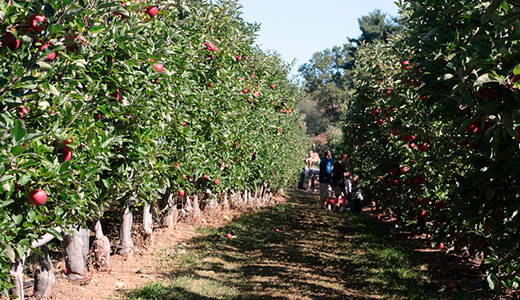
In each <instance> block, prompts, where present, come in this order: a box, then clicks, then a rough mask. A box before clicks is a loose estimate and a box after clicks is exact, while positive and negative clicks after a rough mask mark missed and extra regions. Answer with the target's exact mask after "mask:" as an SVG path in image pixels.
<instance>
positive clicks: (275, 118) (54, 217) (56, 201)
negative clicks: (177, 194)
mask: <svg viewBox="0 0 520 300" xmlns="http://www.w3.org/2000/svg"><path fill="white" fill-rule="evenodd" d="M153 6H156V7H157V10H156V12H157V13H156V14H155V11H154V10H155V9H154V8H153ZM257 30H258V26H257V25H256V24H249V23H246V22H245V21H244V20H243V19H242V18H241V17H240V7H239V5H238V3H237V2H236V1H227V0H226V1H221V2H219V3H216V4H214V3H210V2H206V1H186V2H185V1H170V0H165V1H159V2H151V1H150V2H147V1H125V2H120V1H87V0H78V1H73V0H49V1H43V0H41V1H40V0H38V1H36V0H35V1H17V0H13V1H7V2H6V1H4V2H2V3H0V32H1V33H2V35H3V38H2V40H3V44H2V46H3V47H2V48H1V49H0V52H1V54H2V55H1V56H0V66H2V67H1V72H0V86H1V87H2V88H1V89H0V100H1V106H0V114H1V118H0V137H1V138H0V151H1V155H0V183H1V184H0V196H1V200H0V230H1V231H2V233H3V234H2V236H1V237H0V245H1V246H0V248H1V249H2V250H6V251H0V261H2V263H1V264H0V265H1V268H2V270H1V271H2V272H0V274H2V275H0V276H2V277H1V278H0V288H1V290H3V291H4V292H6V289H7V288H8V286H9V284H8V278H7V274H8V273H7V269H8V265H9V261H10V260H11V259H14V258H15V257H21V256H23V253H25V252H26V251H27V249H28V248H30V243H31V241H33V240H34V239H36V238H38V237H39V236H41V235H43V234H45V233H52V234H55V235H56V236H57V237H58V238H60V234H59V233H57V232H55V231H54V230H53V228H56V227H60V228H65V227H66V226H68V225H71V224H75V223H78V222H79V223H83V222H85V221H86V220H90V219H94V218H97V217H99V216H100V215H102V214H103V211H104V209H105V208H106V207H109V206H112V207H114V205H121V204H129V202H130V200H132V201H134V200H135V203H134V204H137V205H139V204H140V203H143V202H144V201H148V202H150V201H153V199H155V198H158V197H159V196H160V191H161V190H163V189H164V187H167V186H169V187H171V188H172V189H174V190H175V189H179V190H181V189H183V190H186V191H188V192H196V191H201V190H205V189H211V190H212V191H213V192H214V193H227V192H228V191H229V190H231V189H238V190H244V189H254V188H257V187H259V186H260V185H263V184H268V185H269V187H270V188H271V189H276V188H283V187H285V186H287V185H288V184H289V183H291V182H292V181H293V178H294V179H295V178H296V175H297V173H298V172H299V166H300V162H301V161H302V160H303V156H304V155H305V153H306V151H305V147H306V144H307V142H306V138H305V134H304V128H302V127H303V126H301V125H300V124H301V120H300V116H299V115H298V114H297V113H295V108H296V106H297V104H298V103H299V101H300V99H301V97H300V95H299V94H298V91H297V88H296V87H295V86H294V84H293V83H292V82H291V81H290V80H289V79H288V71H289V69H288V67H287V66H286V65H285V63H284V62H283V61H281V59H280V58H279V57H278V56H277V55H271V54H266V53H264V52H262V51H261V50H259V49H258V48H257V47H255V46H254V42H255V33H256V31H257ZM46 45H47V46H46ZM36 189H43V190H45V192H46V194H47V195H48V199H47V202H46V203H45V204H44V205H41V206H35V205H33V204H32V203H31V202H30V201H29V200H28V198H29V195H30V193H31V191H33V190H36Z"/></svg>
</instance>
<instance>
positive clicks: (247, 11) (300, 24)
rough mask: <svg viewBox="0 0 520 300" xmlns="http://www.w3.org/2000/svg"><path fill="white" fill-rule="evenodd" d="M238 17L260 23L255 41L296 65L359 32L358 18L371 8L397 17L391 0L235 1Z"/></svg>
mask: <svg viewBox="0 0 520 300" xmlns="http://www.w3.org/2000/svg"><path fill="white" fill-rule="evenodd" d="M239 1H240V3H241V4H242V6H243V7H242V10H241V11H242V12H243V15H242V17H243V18H244V19H245V20H246V21H248V22H251V23H254V22H256V23H260V24H261V30H260V32H259V37H258V38H257V44H258V45H260V47H261V48H262V49H263V50H274V51H276V52H278V53H279V54H280V55H281V57H282V58H283V59H284V60H285V61H287V62H289V63H290V62H292V61H293V60H294V59H296V64H295V67H294V68H293V72H292V73H293V74H296V71H297V69H298V66H300V65H302V64H304V63H306V62H308V61H309V60H310V59H311V57H312V54H314V53H315V52H318V51H321V50H324V49H327V48H332V47H333V46H336V45H342V44H344V43H346V42H347V37H349V38H357V37H359V36H360V35H361V31H360V30H359V24H358V19H359V18H360V17H362V16H365V15H368V13H370V12H373V11H374V10H375V9H380V10H381V12H383V13H387V14H389V15H391V16H397V14H398V7H397V6H396V5H395V4H394V0H321V1H318V0H239Z"/></svg>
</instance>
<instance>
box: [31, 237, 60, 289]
mask: <svg viewBox="0 0 520 300" xmlns="http://www.w3.org/2000/svg"><path fill="white" fill-rule="evenodd" d="M41 250H42V252H43V257H40V263H39V265H38V267H37V268H36V271H35V272H34V293H35V294H36V295H38V296H39V297H50V296H52V289H53V287H54V282H55V281H56V278H55V277H54V268H53V267H52V261H51V258H50V256H49V248H47V246H45V245H43V246H42V247H41Z"/></svg>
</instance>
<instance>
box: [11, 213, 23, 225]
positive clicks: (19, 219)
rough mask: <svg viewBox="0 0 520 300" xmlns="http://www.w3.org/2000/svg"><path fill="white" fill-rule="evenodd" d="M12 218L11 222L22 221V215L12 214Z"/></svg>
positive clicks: (18, 222) (17, 222)
mask: <svg viewBox="0 0 520 300" xmlns="http://www.w3.org/2000/svg"><path fill="white" fill-rule="evenodd" d="M12 219H13V222H14V223H15V224H20V223H21V222H22V220H23V216H22V215H14V216H13V217H12Z"/></svg>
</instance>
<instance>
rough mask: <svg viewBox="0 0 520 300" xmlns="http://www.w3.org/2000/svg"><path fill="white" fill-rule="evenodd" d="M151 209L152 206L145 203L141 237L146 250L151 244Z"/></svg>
mask: <svg viewBox="0 0 520 300" xmlns="http://www.w3.org/2000/svg"><path fill="white" fill-rule="evenodd" d="M151 208H152V206H151V205H150V204H149V203H146V204H145V205H144V207H143V227H142V235H143V238H144V244H145V247H146V248H149V247H150V246H151V245H152V244H153V215H152V210H151Z"/></svg>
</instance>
